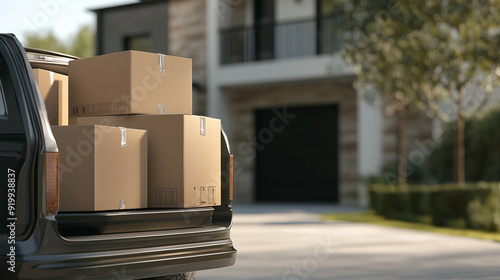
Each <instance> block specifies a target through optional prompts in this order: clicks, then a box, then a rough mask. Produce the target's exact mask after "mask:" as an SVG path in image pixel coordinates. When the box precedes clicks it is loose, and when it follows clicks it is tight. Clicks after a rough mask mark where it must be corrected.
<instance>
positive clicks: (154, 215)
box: [0, 34, 236, 280]
mask: <svg viewBox="0 0 500 280" xmlns="http://www.w3.org/2000/svg"><path fill="white" fill-rule="evenodd" d="M66 58H70V59H72V57H69V56H68V57H66ZM37 65H43V63H42V64H37ZM60 66H61V65H57V67H58V68H59V67H60ZM63 68H64V67H63ZM61 69H62V68H61ZM63 72H64V71H63ZM0 98H2V100H1V101H0V106H4V107H6V108H0V180H2V182H1V183H0V192H1V193H2V195H1V196H0V198H1V199H2V201H0V207H1V208H0V213H1V214H0V218H1V219H2V225H3V224H4V223H7V225H8V224H9V223H12V222H14V224H15V239H14V238H12V236H11V235H12V234H14V233H13V232H12V231H11V230H10V229H11V228H9V227H7V226H2V229H1V230H0V238H1V239H0V279H54V280H55V279H138V278H145V277H154V276H162V275H170V274H176V273H182V272H188V271H196V270H201V269H209V268H217V267H223V266H229V265H232V264H233V263H234V262H235V257H236V250H235V249H234V248H233V244H232V241H231V239H230V229H231V225H232V208H231V204H232V198H230V195H229V189H230V187H229V185H228V184H229V180H224V178H223V180H222V192H223V199H222V200H223V201H222V205H221V206H217V207H207V208H202V209H196V210H185V211H182V210H180V209H176V210H172V209H145V210H143V211H141V210H136V211H127V212H120V213H117V212H95V213H92V212H87V213H58V214H57V215H55V216H54V215H49V214H47V212H46V210H45V209H46V205H45V201H46V196H45V192H46V188H45V187H46V185H45V169H46V166H45V157H46V155H47V153H57V152H58V148H57V144H56V142H55V140H54V137H53V136H52V132H51V130H50V125H49V122H48V118H47V114H46V111H45V105H44V103H43V100H42V97H41V95H40V93H39V90H38V86H37V83H36V80H35V78H34V75H33V72H32V70H31V66H30V61H29V60H28V58H27V56H26V53H25V51H24V49H23V47H22V45H21V44H20V43H19V41H18V40H17V39H16V38H15V36H14V35H12V34H0ZM2 113H3V114H2ZM222 133H223V132H222ZM224 139H227V138H226V137H224ZM222 145H224V146H227V149H225V150H224V151H223V155H221V157H222V158H228V156H229V153H230V150H229V148H228V145H227V143H223V144H222ZM224 168H226V167H224ZM8 169H12V170H14V172H15V174H16V175H15V178H16V180H15V186H14V185H12V186H13V188H15V195H16V196H15V213H11V212H9V211H7V210H8V208H9V207H8V206H9V201H8V199H7V197H8V193H9V191H8V187H4V185H6V184H5V183H4V182H10V181H8V180H9V178H10V177H9V175H8V174H7V175H6V173H7V170H8ZM222 173H223V174H229V171H228V170H222ZM11 214H13V215H11ZM12 239H14V241H15V244H9V242H12V241H11V240H12ZM12 246H14V249H15V250H14V255H13V254H12V248H13V247H12ZM12 267H13V268H12ZM120 277H121V278H120Z"/></svg>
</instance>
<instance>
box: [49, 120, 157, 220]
mask: <svg viewBox="0 0 500 280" xmlns="http://www.w3.org/2000/svg"><path fill="white" fill-rule="evenodd" d="M52 132H53V134H54V137H55V139H56V142H57V145H58V148H59V167H60V168H59V170H60V184H59V195H60V197H59V210H60V211H106V210H118V209H137V208H147V207H148V204H147V138H148V137H147V132H146V131H145V130H137V129H129V128H120V127H106V126H94V125H84V126H81V125H70V126H53V127H52Z"/></svg>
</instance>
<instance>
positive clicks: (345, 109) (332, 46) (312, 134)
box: [94, 0, 431, 204]
mask: <svg viewBox="0 0 500 280" xmlns="http://www.w3.org/2000/svg"><path fill="white" fill-rule="evenodd" d="M327 4H328V3H327V2H326V1H324V0H273V1H271V0H207V1H200V0H164V1H159V0H150V1H142V2H139V3H135V4H129V5H123V6H118V7H110V8H105V9H99V10H94V12H95V13H96V14H97V18H98V28H97V50H98V53H99V54H104V53H109V52H115V51H122V50H126V49H138V50H145V51H152V52H162V53H166V54H169V55H177V56H184V57H190V58H192V59H193V106H194V113H195V114H203V115H208V116H211V117H217V118H220V119H222V124H223V127H224V130H225V131H226V133H227V134H228V137H229V139H230V141H231V146H232V150H233V151H232V152H233V153H234V155H235V181H234V185H235V190H234V196H235V201H236V202H254V201H303V202H318V201H323V202H335V203H341V204H357V203H359V202H360V201H363V193H364V191H363V184H362V179H363V178H365V177H367V176H373V175H379V174H380V173H381V172H382V170H383V168H384V167H385V166H387V165H391V164H393V163H395V162H396V160H397V152H396V143H397V141H396V140H397V137H396V135H397V133H396V128H397V122H396V119H395V118H394V117H388V116H385V114H384V112H383V106H381V105H380V104H378V102H377V101H376V100H375V101H374V102H370V101H368V100H367V99H366V98H364V97H363V94H362V92H360V91H358V90H356V89H355V88H354V85H353V84H354V81H355V75H354V72H353V71H352V69H351V68H350V67H349V65H348V64H347V63H346V62H345V61H343V59H342V58H341V56H340V54H339V50H340V44H341V40H340V38H339V37H338V36H337V34H336V30H338V27H339V26H340V24H342V16H341V15H338V14H336V13H335V11H332V10H330V9H329V6H328V5H327ZM430 124H431V121H430V120H428V119H426V118H423V117H422V116H421V114H419V113H412V114H410V118H409V121H408V125H407V127H408V131H407V140H408V149H409V150H412V149H415V148H418V143H415V141H414V140H415V139H421V140H422V141H423V140H425V139H428V138H430V133H431V125H430Z"/></svg>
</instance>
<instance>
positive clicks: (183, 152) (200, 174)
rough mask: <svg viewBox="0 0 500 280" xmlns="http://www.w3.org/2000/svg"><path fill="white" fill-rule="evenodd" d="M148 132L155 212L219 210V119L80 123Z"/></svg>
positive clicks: (95, 119)
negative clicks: (217, 206)
mask: <svg viewBox="0 0 500 280" xmlns="http://www.w3.org/2000/svg"><path fill="white" fill-rule="evenodd" d="M77 122H78V124H101V125H110V126H125V127H132V128H138V129H145V130H147V131H148V139H149V140H148V141H149V146H148V149H149V155H148V166H149V172H148V180H149V185H148V192H149V207H150V208H190V207H204V206H216V205H220V199H221V171H220V170H221V152H220V145H221V144H220V135H221V128H220V120H218V119H213V118H205V117H199V116H187V115H156V116H153V115H141V116H135V115H132V116H109V117H88V118H78V120H77Z"/></svg>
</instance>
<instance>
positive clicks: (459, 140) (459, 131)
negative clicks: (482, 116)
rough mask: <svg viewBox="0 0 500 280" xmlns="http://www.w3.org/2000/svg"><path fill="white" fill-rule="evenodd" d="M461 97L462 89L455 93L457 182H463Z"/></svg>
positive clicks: (463, 131) (463, 150)
mask: <svg viewBox="0 0 500 280" xmlns="http://www.w3.org/2000/svg"><path fill="white" fill-rule="evenodd" d="M462 97H463V90H460V91H459V92H458V95H457V112H458V113H457V135H456V147H455V149H456V150H455V152H456V160H455V164H456V165H455V168H456V169H455V172H456V176H457V178H456V179H457V183H458V184H463V183H465V141H464V138H465V119H464V118H463V116H462V107H461V106H462Z"/></svg>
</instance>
